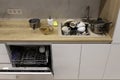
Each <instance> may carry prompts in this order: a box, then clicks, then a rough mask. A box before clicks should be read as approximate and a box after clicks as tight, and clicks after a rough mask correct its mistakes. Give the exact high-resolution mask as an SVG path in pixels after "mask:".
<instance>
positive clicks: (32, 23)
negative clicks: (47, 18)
mask: <svg viewBox="0 0 120 80" xmlns="http://www.w3.org/2000/svg"><path fill="white" fill-rule="evenodd" d="M29 24H30V27H31V28H33V30H35V29H36V28H39V27H40V19H37V18H33V19H30V20H29Z"/></svg>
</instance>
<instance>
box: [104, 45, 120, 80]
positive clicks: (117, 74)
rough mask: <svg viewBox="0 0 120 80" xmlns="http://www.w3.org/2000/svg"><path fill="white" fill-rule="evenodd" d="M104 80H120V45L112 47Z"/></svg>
mask: <svg viewBox="0 0 120 80" xmlns="http://www.w3.org/2000/svg"><path fill="white" fill-rule="evenodd" d="M104 79H120V44H113V45H112V46H111V51H110V56H109V59H108V63H107V67H106V70H105V74H104Z"/></svg>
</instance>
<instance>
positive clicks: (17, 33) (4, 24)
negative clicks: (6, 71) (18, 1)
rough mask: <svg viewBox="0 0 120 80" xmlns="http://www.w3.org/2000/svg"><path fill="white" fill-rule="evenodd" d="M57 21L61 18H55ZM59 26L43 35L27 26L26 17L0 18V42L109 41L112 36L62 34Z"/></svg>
mask: <svg viewBox="0 0 120 80" xmlns="http://www.w3.org/2000/svg"><path fill="white" fill-rule="evenodd" d="M57 21H58V22H59V23H60V21H62V20H57ZM59 28H60V26H58V27H54V32H53V33H51V34H49V35H44V34H43V33H41V31H40V30H39V29H36V30H35V31H33V30H32V28H30V27H29V23H28V20H26V19H23V20H22V19H21V20H20V19H13V20H7V19H6V20H0V42H13V41H23V42H28V41H30V42H31V41H32V42H34V41H35V42H53V43H54V42H81V43H82V42H92V43H110V42H111V41H112V38H111V37H110V36H109V35H106V36H99V35H98V36H96V35H89V36H62V35H61V34H60V29H59Z"/></svg>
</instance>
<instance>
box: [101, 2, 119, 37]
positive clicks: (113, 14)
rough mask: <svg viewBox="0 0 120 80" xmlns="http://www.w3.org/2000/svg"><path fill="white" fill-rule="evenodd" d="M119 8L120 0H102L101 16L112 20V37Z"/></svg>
mask: <svg viewBox="0 0 120 80" xmlns="http://www.w3.org/2000/svg"><path fill="white" fill-rule="evenodd" d="M119 9H120V0H101V7H100V17H102V18H104V19H107V20H109V21H111V22H112V25H111V26H110V28H109V34H110V36H111V37H113V33H114V29H115V24H116V20H117V17H118V11H119Z"/></svg>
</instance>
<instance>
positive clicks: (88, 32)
mask: <svg viewBox="0 0 120 80" xmlns="http://www.w3.org/2000/svg"><path fill="white" fill-rule="evenodd" d="M64 21H65V20H64ZM76 21H82V20H80V19H76ZM63 23H64V22H63V21H62V22H61V24H59V30H58V31H59V35H60V36H61V37H105V36H106V34H95V33H93V32H92V31H91V29H90V28H91V25H90V24H89V23H88V22H85V24H87V25H86V26H85V31H84V32H82V33H80V32H78V31H77V29H76V28H74V29H70V30H71V31H70V32H68V33H67V34H66V33H64V32H63V31H62V27H63Z"/></svg>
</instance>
